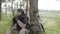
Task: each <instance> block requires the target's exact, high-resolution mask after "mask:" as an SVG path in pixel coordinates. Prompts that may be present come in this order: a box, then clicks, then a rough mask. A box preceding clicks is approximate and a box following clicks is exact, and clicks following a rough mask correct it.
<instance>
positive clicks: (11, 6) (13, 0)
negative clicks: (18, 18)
mask: <svg viewBox="0 0 60 34" xmlns="http://www.w3.org/2000/svg"><path fill="white" fill-rule="evenodd" d="M13 1H14V0H12V1H11V2H12V3H11V9H12V13H13V16H14V10H13Z"/></svg>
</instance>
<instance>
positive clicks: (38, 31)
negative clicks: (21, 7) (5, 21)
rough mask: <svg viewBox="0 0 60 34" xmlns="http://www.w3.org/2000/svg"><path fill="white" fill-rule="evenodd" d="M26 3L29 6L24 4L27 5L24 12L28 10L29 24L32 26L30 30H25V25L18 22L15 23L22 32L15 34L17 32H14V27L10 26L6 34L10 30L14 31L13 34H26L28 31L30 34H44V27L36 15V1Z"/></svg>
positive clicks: (29, 0)
mask: <svg viewBox="0 0 60 34" xmlns="http://www.w3.org/2000/svg"><path fill="white" fill-rule="evenodd" d="M27 3H29V4H26V5H27V6H26V7H27V8H26V11H27V10H28V8H29V16H30V18H29V19H30V24H33V26H31V27H30V29H29V30H27V29H26V28H25V27H26V25H25V24H23V23H22V22H21V21H19V20H18V22H17V23H18V24H19V26H21V27H22V30H21V31H20V32H19V33H16V32H17V31H15V28H16V26H15V25H12V24H11V25H10V27H9V28H8V30H7V33H6V34H10V33H11V31H12V30H14V31H15V34H28V32H29V31H30V32H31V33H30V34H44V32H45V30H44V27H43V25H42V24H41V23H40V22H39V18H40V17H39V14H38V0H28V1H27ZM28 5H29V6H28ZM25 13H26V15H27V13H28V12H25ZM11 27H12V28H11Z"/></svg>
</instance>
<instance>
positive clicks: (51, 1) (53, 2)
mask: <svg viewBox="0 0 60 34" xmlns="http://www.w3.org/2000/svg"><path fill="white" fill-rule="evenodd" d="M3 5H4V3H3ZM3 5H2V7H3ZM38 9H43V10H60V0H39V1H38Z"/></svg>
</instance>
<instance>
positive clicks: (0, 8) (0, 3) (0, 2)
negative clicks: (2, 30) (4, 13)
mask: <svg viewBox="0 0 60 34" xmlns="http://www.w3.org/2000/svg"><path fill="white" fill-rule="evenodd" d="M0 21H1V0H0Z"/></svg>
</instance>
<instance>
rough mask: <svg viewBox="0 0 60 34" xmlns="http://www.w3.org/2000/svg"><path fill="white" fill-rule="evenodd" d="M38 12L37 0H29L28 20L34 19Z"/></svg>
mask: <svg viewBox="0 0 60 34" xmlns="http://www.w3.org/2000/svg"><path fill="white" fill-rule="evenodd" d="M36 14H38V0H30V21H31V22H32V21H36V20H37V18H36V16H37V15H36Z"/></svg>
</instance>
